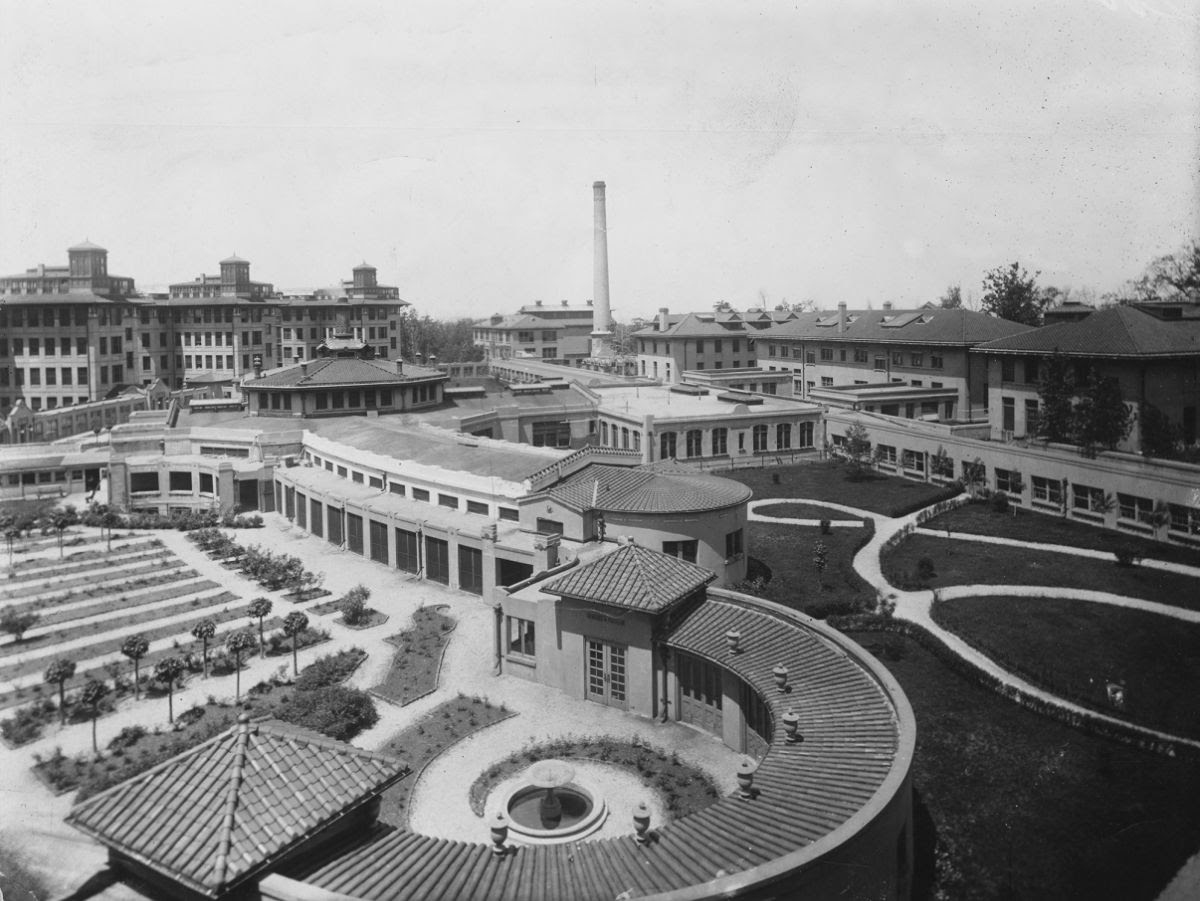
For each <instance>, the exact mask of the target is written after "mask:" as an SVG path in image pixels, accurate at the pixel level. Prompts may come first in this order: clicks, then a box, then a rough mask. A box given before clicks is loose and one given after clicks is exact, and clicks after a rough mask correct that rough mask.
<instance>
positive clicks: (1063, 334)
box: [975, 306, 1200, 357]
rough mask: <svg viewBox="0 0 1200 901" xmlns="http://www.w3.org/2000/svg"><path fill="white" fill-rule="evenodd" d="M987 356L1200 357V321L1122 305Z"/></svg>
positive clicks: (1010, 341) (1037, 332)
mask: <svg viewBox="0 0 1200 901" xmlns="http://www.w3.org/2000/svg"><path fill="white" fill-rule="evenodd" d="M975 350H976V351H978V352H981V353H1047V354H1048V353H1054V352H1055V351H1059V352H1061V353H1064V354H1067V355H1068V356H1085V357H1162V356H1197V355H1200V320H1197V319H1175V320H1163V319H1160V318H1158V317H1157V316H1152V315H1151V314H1149V313H1146V312H1143V311H1142V310H1139V309H1138V308H1137V307H1130V306H1121V307H1112V308H1110V309H1107V310H1098V311H1097V312H1095V313H1092V314H1090V315H1089V316H1087V318H1085V319H1080V320H1077V321H1075V322H1061V323H1058V324H1057V325H1047V326H1045V327H1044V328H1040V329H1034V330H1033V331H1028V332H1025V333H1023V334H1020V335H1013V336H1012V337H1009V338H1001V339H999V340H996V341H989V342H987V343H986V344H981V345H979V346H978V347H977V348H975Z"/></svg>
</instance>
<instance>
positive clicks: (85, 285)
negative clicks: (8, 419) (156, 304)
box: [0, 242, 139, 411]
mask: <svg viewBox="0 0 1200 901" xmlns="http://www.w3.org/2000/svg"><path fill="white" fill-rule="evenodd" d="M67 257H68V263H67V265H66V266H46V265H39V266H37V267H35V268H33V269H28V270H26V271H25V272H23V273H20V274H18V275H10V276H6V277H4V278H0V411H3V410H6V409H8V408H9V407H11V406H12V405H13V404H15V402H16V400H17V399H18V398H22V397H23V398H24V399H25V401H26V403H27V404H28V405H29V407H30V409H32V410H43V409H53V408H55V407H61V406H67V405H70V404H79V403H86V402H88V401H93V400H100V399H102V398H104V397H106V396H107V395H108V393H109V392H110V391H111V390H112V389H114V388H116V387H118V386H120V385H123V384H126V383H128V382H129V381H131V373H132V370H133V369H134V365H135V364H134V349H135V345H136V340H135V334H136V332H137V330H138V325H139V323H138V317H137V307H136V304H135V303H134V301H133V299H132V298H133V294H134V281H133V279H132V278H128V277H125V276H118V275H110V274H109V272H108V251H107V250H105V249H104V248H103V247H99V246H97V245H95V244H92V243H90V242H84V243H83V244H77V245H76V246H74V247H71V248H69V249H68V250H67Z"/></svg>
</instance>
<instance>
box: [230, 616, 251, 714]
mask: <svg viewBox="0 0 1200 901" xmlns="http://www.w3.org/2000/svg"><path fill="white" fill-rule="evenodd" d="M253 649H254V633H253V632H251V631H250V630H249V629H239V630H238V631H236V632H231V633H229V637H228V638H226V639H225V650H227V651H228V652H229V653H230V654H232V655H233V672H234V674H235V681H234V694H233V696H234V698H235V699H236V700H239V701H240V700H241V699H242V655H243V654H245V653H246V652H247V651H250V650H253Z"/></svg>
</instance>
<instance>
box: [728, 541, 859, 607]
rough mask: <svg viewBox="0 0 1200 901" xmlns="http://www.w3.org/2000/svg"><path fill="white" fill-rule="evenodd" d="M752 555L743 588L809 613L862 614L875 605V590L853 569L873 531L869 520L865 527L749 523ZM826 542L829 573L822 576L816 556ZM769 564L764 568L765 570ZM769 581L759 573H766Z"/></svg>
mask: <svg viewBox="0 0 1200 901" xmlns="http://www.w3.org/2000/svg"><path fill="white" fill-rule="evenodd" d="M746 531H747V539H748V541H747V544H748V546H749V548H750V552H751V557H750V561H749V567H748V570H747V573H746V584H745V585H744V586H742V590H745V591H748V592H749V593H751V594H755V595H758V596H759V597H763V598H766V599H767V600H771V601H775V602H777V603H780V604H783V605H785V606H787V607H791V608H792V609H794V610H800V611H802V612H804V613H807V614H809V615H810V616H815V617H818V618H823V617H825V616H828V615H830V614H833V613H861V612H862V611H864V610H868V609H871V608H872V607H873V606H874V604H875V589H873V588H872V587H871V586H870V585H869V584H868V583H867V582H866V581H865V580H864V579H863V578H862V576H860V575H859V574H858V573H857V572H855V571H854V555H855V553H856V552H857V551H858V549H859V548H861V547H862V546H863V545H864V544H866V543H867V542H868V541H870V540H871V536H872V535H873V534H874V533H875V524H874V523H873V522H871V521H867V522H866V523H865V524H864V526H863V528H861V529H831V530H830V533H829V534H828V535H826V534H823V533H822V532H821V529H820V527H819V526H794V525H783V524H776V523H766V522H750V523H747V524H746ZM817 542H820V543H821V544H823V545H824V546H825V550H826V561H827V562H826V565H825V572H824V574H823V575H822V576H821V577H820V579H819V580H818V578H817V570H816V566H815V565H814V563H813V555H814V553H815V550H816V546H817ZM764 565H765V567H766V568H767V570H766V571H764V570H763V569H762V567H763V566H764ZM767 571H769V573H770V578H769V579H768V580H766V581H758V580H757V579H756V577H759V576H762V577H765V576H766V575H767Z"/></svg>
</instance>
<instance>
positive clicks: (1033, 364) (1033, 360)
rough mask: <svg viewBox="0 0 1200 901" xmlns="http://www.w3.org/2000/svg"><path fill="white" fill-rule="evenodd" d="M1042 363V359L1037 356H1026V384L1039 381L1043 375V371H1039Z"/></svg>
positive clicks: (1033, 383)
mask: <svg viewBox="0 0 1200 901" xmlns="http://www.w3.org/2000/svg"><path fill="white" fill-rule="evenodd" d="M1040 363H1041V361H1040V360H1039V359H1038V358H1037V357H1026V358H1025V384H1026V385H1036V384H1037V383H1038V381H1039V377H1040V375H1041V373H1040V372H1039V370H1040V368H1041V367H1040V365H1039V364H1040Z"/></svg>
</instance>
